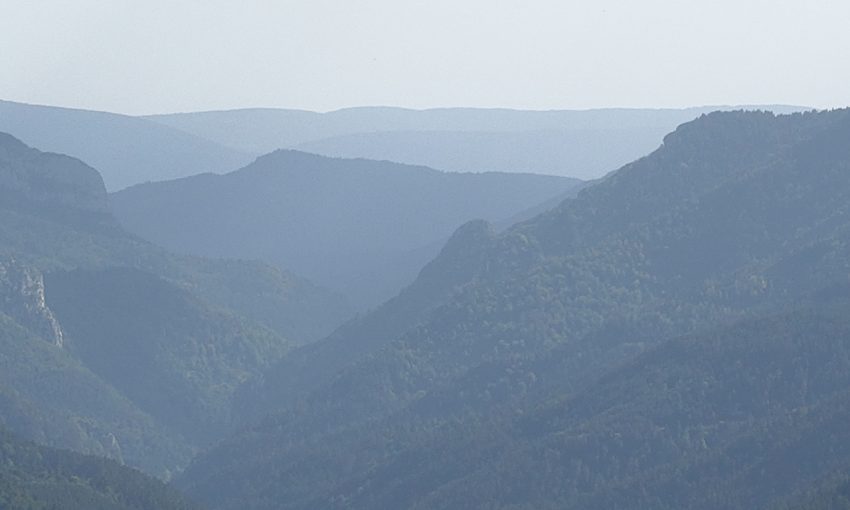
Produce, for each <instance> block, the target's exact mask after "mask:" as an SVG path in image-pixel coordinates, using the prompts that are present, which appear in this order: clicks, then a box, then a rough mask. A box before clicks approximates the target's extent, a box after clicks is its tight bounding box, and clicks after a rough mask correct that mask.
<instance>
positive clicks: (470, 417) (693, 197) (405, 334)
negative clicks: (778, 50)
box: [178, 111, 850, 509]
mask: <svg viewBox="0 0 850 510" xmlns="http://www.w3.org/2000/svg"><path fill="white" fill-rule="evenodd" d="M848 142H850V112H848V111H835V112H823V113H809V114H795V115H790V116H779V117H776V116H774V115H772V114H769V113H758V112H756V113H745V112H733V113H717V114H711V115H707V116H704V117H702V118H700V119H698V120H697V121H694V122H691V123H688V124H685V125H683V126H681V127H679V128H678V129H677V130H676V131H675V132H674V133H671V134H670V135H668V136H667V137H666V138H665V140H664V144H663V146H662V147H661V148H660V149H658V150H657V151H656V152H654V153H652V154H651V155H649V156H647V157H645V158H643V159H640V160H638V161H635V162H634V163H632V164H629V165H627V166H626V167H624V168H622V169H621V170H619V171H618V172H616V173H615V174H612V175H610V176H609V177H607V178H606V179H604V180H602V181H601V182H599V183H597V184H595V185H593V186H590V187H588V188H586V189H584V190H583V191H582V192H581V193H580V194H579V195H578V197H577V198H575V199H569V200H566V201H565V202H563V203H562V204H561V205H560V206H558V207H556V208H555V209H553V210H552V211H550V212H547V213H544V214H542V215H540V216H537V217H535V218H533V219H531V220H529V221H526V222H524V223H521V224H518V225H516V226H514V227H512V228H510V229H508V230H507V231H505V232H502V233H497V232H494V231H493V230H492V229H490V228H489V227H488V226H487V225H486V224H485V223H483V222H474V223H470V224H468V225H466V226H464V227H463V228H461V229H460V230H458V232H456V234H455V235H454V236H453V238H452V239H451V240H450V241H449V242H448V244H447V245H446V246H445V247H444V249H443V251H442V252H441V254H440V255H439V256H438V257H437V258H436V259H435V260H434V261H432V262H431V263H430V264H429V265H428V266H426V268H425V269H423V271H422V272H421V274H420V276H419V278H418V279H417V281H416V282H414V283H413V284H412V285H411V286H410V287H409V288H407V289H406V290H404V291H403V292H402V293H401V294H400V295H399V296H397V297H396V298H394V299H393V300H391V301H389V302H387V303H386V304H384V305H383V306H382V307H380V308H378V309H377V310H375V311H374V312H372V313H370V314H368V315H365V316H363V317H361V318H359V319H357V320H355V321H353V322H351V323H349V324H347V325H345V326H344V327H342V328H340V329H339V330H337V332H335V333H334V334H333V335H331V336H330V337H328V338H327V339H325V340H322V341H320V342H317V343H314V344H311V345H309V346H306V347H303V348H300V349H297V350H296V351H294V352H292V353H290V354H288V355H287V356H285V357H284V358H283V359H282V360H281V361H280V362H279V363H278V364H277V365H276V366H275V367H273V368H272V369H271V370H269V371H267V372H266V373H265V374H264V376H263V377H262V378H260V379H257V380H254V381H252V382H251V383H250V384H249V385H248V386H246V388H245V390H244V391H243V393H242V396H241V398H240V402H241V405H242V406H243V407H242V409H243V411H242V413H241V414H243V415H245V416H253V417H257V419H258V421H257V424H255V425H252V426H249V427H246V428H245V429H244V430H243V431H242V432H241V433H239V434H237V435H235V436H234V437H233V438H232V439H230V440H228V441H226V442H224V443H223V444H221V445H219V446H217V447H216V448H213V449H212V450H210V451H209V452H207V453H205V454H202V455H201V456H199V457H198V458H197V459H196V460H195V461H194V462H193V463H192V465H191V466H190V468H189V469H188V471H187V472H186V473H185V474H183V475H182V476H181V477H180V478H179V480H178V484H179V486H181V487H183V488H185V489H186V490H187V491H188V492H189V493H190V494H192V495H194V496H196V497H198V498H199V499H201V500H203V501H205V502H208V503H209V504H211V505H212V506H214V507H216V508H245V507H249V508H291V509H313V508H315V509H319V508H323V509H324V508H346V509H358V508H362V509H383V508H386V509H394V508H422V509H439V508H446V509H456V508H472V509H475V508H482V509H483V508H511V509H525V508H528V509H532V508H533V509H546V508H553V509H554V508H592V509H596V508H599V509H603V508H605V509H607V508H634V509H643V508H653V509H667V508H669V509H678V508H704V509H715V508H729V509H738V508H740V509H744V508H746V509H752V508H774V507H777V506H780V507H784V506H786V505H793V504H798V502H800V501H805V499H804V498H805V496H806V495H808V494H810V491H812V490H813V489H815V488H817V487H821V486H823V485H824V484H826V483H827V482H828V481H829V480H832V479H835V478H836V477H840V476H841V475H842V474H846V473H847V472H848V471H850V428H848V427H847V423H848V421H850V202H848V200H847V197H850V143H848ZM264 415H265V417H263V416H264ZM841 490H842V489H841V488H840V487H839V488H838V489H836V490H835V492H824V493H823V494H822V496H821V499H819V500H814V499H813V501H820V502H823V503H817V502H816V503H813V504H832V503H831V501H832V500H831V499H828V498H833V499H835V498H838V499H835V501H840V498H841V497H842V496H841V494H842V493H841V492H840V491H841ZM824 498H827V499H824Z"/></svg>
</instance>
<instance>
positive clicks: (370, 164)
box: [111, 151, 578, 309]
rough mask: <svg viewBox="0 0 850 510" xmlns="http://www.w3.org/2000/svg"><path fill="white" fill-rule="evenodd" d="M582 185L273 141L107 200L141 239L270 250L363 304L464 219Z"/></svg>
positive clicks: (394, 286)
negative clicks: (269, 146)
mask: <svg viewBox="0 0 850 510" xmlns="http://www.w3.org/2000/svg"><path fill="white" fill-rule="evenodd" d="M577 184H578V181H576V180H574V179H567V178H563V177H553V176H542V175H532V174H503V173H480V174H471V173H467V174H458V173H446V172H439V171H437V170H432V169H430V168H424V167H412V166H408V165H400V164H396V163H390V162H386V161H369V160H346V159H332V158H326V157H322V156H315V155H312V154H306V153H302V152H295V151H277V152H274V153H271V154H268V155H266V156H263V157H261V158H259V159H257V160H256V161H255V162H254V163H252V164H251V165H249V166H247V167H245V168H243V169H241V170H239V171H236V172H233V173H230V174H226V175H211V174H207V175H199V176H195V177H189V178H186V179H179V180H176V181H169V182H161V183H152V184H145V185H139V186H134V187H132V188H129V189H127V190H124V191H121V192H119V193H115V194H113V195H112V196H111V200H112V204H113V208H114V211H115V214H116V216H117V217H118V219H119V220H120V221H121V223H122V224H123V225H124V226H125V227H126V228H127V229H128V230H130V231H131V232H134V233H136V234H138V235H139V236H141V237H144V238H145V239H149V240H151V241H153V242H156V243H158V244H160V245H162V246H165V247H167V248H169V249H173V250H176V251H179V252H183V253H190V254H196V255H203V256H230V257H244V258H256V259H261V260H265V261H267V262H271V263H274V264H276V265H278V266H279V267H285V268H287V269H290V270H292V271H294V272H296V273H297V274H301V275H304V276H306V277H307V278H309V279H311V280H313V281H315V282H318V283H320V284H321V285H324V286H326V287H328V288H332V289H335V290H338V291H340V292H342V293H344V294H345V295H347V296H349V297H350V298H351V301H352V302H355V303H357V305H358V307H359V308H361V309H365V308H368V307H370V306H373V305H377V304H379V303H381V302H382V301H384V300H385V299H387V298H389V297H392V296H394V295H395V294H396V293H398V291H399V290H400V289H401V288H402V287H403V286H404V285H406V284H408V283H410V282H411V281H412V280H413V279H414V278H415V277H416V273H417V272H418V271H419V270H420V269H421V268H422V266H424V265H425V263H426V262H427V261H428V260H430V259H431V258H432V257H433V256H434V255H435V254H436V253H437V252H438V251H439V247H440V245H441V244H442V243H443V242H444V240H445V239H447V238H448V237H449V235H451V233H452V231H453V230H454V229H455V228H457V227H458V226H459V225H461V224H463V223H464V222H466V221H468V220H470V219H474V218H483V219H487V220H492V221H498V220H504V219H507V218H510V217H512V216H514V215H515V214H517V213H519V212H521V211H523V210H525V209H527V208H529V207H532V206H535V205H537V204H539V203H541V202H544V201H546V200H548V199H551V198H552V197H555V196H558V195H561V194H563V193H565V192H569V190H571V189H573V188H575V187H576V185H577Z"/></svg>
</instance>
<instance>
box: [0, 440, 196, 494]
mask: <svg viewBox="0 0 850 510" xmlns="http://www.w3.org/2000/svg"><path fill="white" fill-rule="evenodd" d="M0 508H2V509H4V510H7V509H8V510H53V509H56V510H59V509H71V508H75V509H76V508H85V509H87V510H149V509H153V508H156V509H159V510H171V509H173V510H190V509H197V508H200V507H199V506H197V505H196V504H194V503H192V502H190V501H188V500H186V499H185V498H184V497H183V496H181V495H180V494H179V493H177V491H175V490H174V489H171V488H169V487H167V486H166V485H164V484H163V483H162V482H160V481H158V480H155V479H153V478H150V477H148V476H146V475H143V474H142V473H139V472H138V471H134V470H132V469H129V468H126V467H123V466H121V465H119V464H117V463H116V462H114V461H110V460H106V459H102V458H97V457H93V456H85V455H80V454H77V453H72V452H68V451H62V450H55V449H51V448H46V447H42V446H36V445H35V444H32V443H26V442H22V441H19V440H17V439H15V438H13V437H12V436H11V435H9V434H8V433H7V432H5V431H4V430H2V429H0Z"/></svg>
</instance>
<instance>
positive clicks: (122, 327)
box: [0, 134, 349, 476]
mask: <svg viewBox="0 0 850 510" xmlns="http://www.w3.org/2000/svg"><path fill="white" fill-rule="evenodd" d="M348 313H349V312H348V308H347V307H346V305H345V304H344V303H343V302H341V300H340V298H338V297H337V296H336V295H333V294H331V293H329V292H327V291H323V290H322V289H320V288H318V287H315V286H313V285H312V284H310V283H309V282H307V281H304V280H301V279H299V278H295V277H293V276H292V275H289V274H287V273H284V272H282V271H280V270H277V269H273V268H271V267H268V266H265V265H262V264H260V263H252V262H240V261H226V260H222V261H212V260H204V259H196V258H189V257H178V256H174V255H171V254H169V253H168V252H166V251H164V250H162V249H160V248H157V247H155V246H153V245H151V244H149V243H147V242H145V241H142V240H139V239H138V238H136V237H133V236H131V235H130V234H127V233H126V232H124V231H123V230H122V229H121V227H120V226H119V225H118V223H117V222H116V221H115V219H114V218H113V217H112V216H111V214H110V212H109V210H108V199H107V195H106V191H105V189H104V186H103V182H102V180H101V179H100V176H99V175H98V173H97V172H96V171H95V170H94V169H92V168H91V167H88V166H87V165H85V164H84V163H82V162H80V161H79V160H76V159H73V158H70V157H67V156H62V155H58V154H50V153H43V152H40V151H37V150H35V149H31V148H29V147H27V146H25V145H24V144H23V143H21V142H20V141H18V140H17V139H15V138H13V137H11V136H9V135H5V134H3V135H0V425H3V426H5V427H7V428H8V429H10V430H12V431H13V432H15V433H17V434H19V435H20V436H22V437H23V438H26V439H31V440H35V441H38V442H41V443H45V444H47V445H50V446H56V447H62V448H70V449H74V450H78V451H81V452H86V453H95V454H99V455H105V456H108V457H111V458H114V459H116V460H119V461H123V462H126V463H127V464H129V465H132V466H135V467H139V468H141V469H143V470H145V471H147V472H148V473H152V474H155V475H159V476H168V475H169V472H173V471H174V470H175V469H177V468H180V467H182V466H183V465H185V463H186V462H187V461H188V459H189V458H190V457H191V456H192V454H193V453H194V451H195V450H197V449H198V448H200V447H202V446H204V445H207V444H209V443H210V442H212V441H214V440H216V439H217V438H219V437H221V435H223V434H224V433H225V432H226V431H227V430H228V428H229V426H230V423H231V421H232V417H231V411H230V404H231V399H232V396H233V393H234V392H235V390H236V388H237V387H238V386H239V385H240V384H242V383H243V382H244V381H245V380H247V379H250V378H251V377H252V376H255V375H256V374H258V373H259V372H261V371H262V370H263V369H264V368H265V367H267V366H268V365H269V364H270V363H272V362H273V361H275V360H277V359H279V358H280V357H282V356H283V355H284V354H285V353H286V352H287V351H288V350H289V349H290V348H291V347H292V346H294V345H298V344H299V343H306V342H309V341H312V340H315V339H318V338H320V337H322V336H324V335H325V334H327V333H328V332H329V331H330V330H332V329H333V328H334V326H335V325H336V324H339V323H340V322H342V321H343V320H345V319H346V318H347V317H348Z"/></svg>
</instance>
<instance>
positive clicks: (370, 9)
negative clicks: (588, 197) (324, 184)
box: [0, 0, 850, 114]
mask: <svg viewBox="0 0 850 510" xmlns="http://www.w3.org/2000/svg"><path fill="white" fill-rule="evenodd" d="M848 20H850V2H848V1H846V0H840V1H839V0H836V1H832V0H815V1H803V0H800V1H788V0H769V1H768V0H711V1H698V0H593V1H591V0H585V1H571V0H523V1H514V0H452V1H449V0H427V1H418V0H416V1H414V0H301V1H289V0H278V1H271V0H230V1H221V0H168V1H163V0H133V1H129V0H0V99H5V100H10V101H21V102H27V103H37V104H49V105H58V106H68V107H77V108H86V109H95V110H107V111H113V112H121V113H128V114H148V113H165V112H176V111H196V110H211V109H231V108H243V107H281V108H301V109H308V110H318V111H327V110H333V109H337V108H343V107H350V106H366V105H388V106H403V107H409V108H432V107H451V106H471V107H506V108H522V109H584V108H598V107H685V106H698V105H729V104H793V105H805V106H812V107H817V108H831V107H842V106H848V105H850V86H848V83H850V58H848V50H850V30H847V28H846V27H847V22H848Z"/></svg>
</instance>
